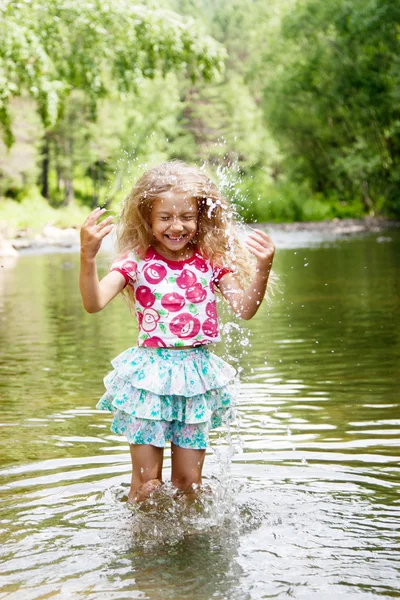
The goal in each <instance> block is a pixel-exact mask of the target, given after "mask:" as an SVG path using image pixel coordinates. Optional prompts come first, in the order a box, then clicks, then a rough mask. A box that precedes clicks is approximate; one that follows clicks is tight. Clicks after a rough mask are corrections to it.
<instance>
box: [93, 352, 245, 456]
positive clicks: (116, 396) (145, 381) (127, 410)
mask: <svg viewBox="0 0 400 600" xmlns="http://www.w3.org/2000/svg"><path fill="white" fill-rule="evenodd" d="M111 364H112V366H113V367H114V370H113V371H111V373H109V374H108V375H107V376H106V377H105V378H104V385H105V387H106V392H105V394H104V395H103V396H102V397H101V399H100V400H99V402H98V404H97V408H99V409H101V410H109V411H111V412H113V413H114V419H113V422H112V425H111V430H112V431H113V432H114V433H117V434H121V435H125V436H126V438H127V440H128V442H129V443H130V444H151V445H153V446H157V447H160V448H163V447H165V445H166V443H167V442H171V441H172V442H173V443H174V444H176V445H177V446H180V447H182V448H192V449H204V448H206V447H207V442H208V436H209V431H210V429H214V428H215V427H219V426H220V425H222V424H223V423H224V424H229V423H231V422H232V420H233V419H234V411H233V405H234V400H233V398H234V396H233V391H232V390H231V388H230V386H229V385H228V384H229V383H230V382H232V380H233V378H234V377H235V370H234V369H233V367H231V366H230V365H228V364H227V363H226V362H225V361H223V360H222V359H221V358H219V357H218V356H216V355H215V354H212V353H211V352H210V351H209V350H208V349H207V348H206V347H205V346H199V347H197V348H191V349H189V350H188V349H186V350H171V349H169V348H143V347H140V348H139V347H135V348H129V349H128V350H125V352H122V354H120V355H119V356H117V357H116V358H115V359H114V360H113V361H112V363H111Z"/></svg>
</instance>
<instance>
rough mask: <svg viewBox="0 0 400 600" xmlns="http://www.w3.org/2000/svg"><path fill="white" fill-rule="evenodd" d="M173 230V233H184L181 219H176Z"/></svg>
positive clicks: (172, 226)
mask: <svg viewBox="0 0 400 600" xmlns="http://www.w3.org/2000/svg"><path fill="white" fill-rule="evenodd" d="M171 229H172V230H173V231H182V229H183V224H182V221H181V220H180V219H174V221H173V223H172V225H171Z"/></svg>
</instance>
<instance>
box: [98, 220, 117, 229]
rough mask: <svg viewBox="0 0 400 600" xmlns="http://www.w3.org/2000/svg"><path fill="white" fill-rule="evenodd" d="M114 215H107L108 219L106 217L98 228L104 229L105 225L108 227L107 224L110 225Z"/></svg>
mask: <svg viewBox="0 0 400 600" xmlns="http://www.w3.org/2000/svg"><path fill="white" fill-rule="evenodd" d="M113 218H114V217H107V219H104V221H102V222H101V223H98V224H97V228H98V230H101V229H103V227H106V226H107V225H109V224H110V223H111V221H112V220H113Z"/></svg>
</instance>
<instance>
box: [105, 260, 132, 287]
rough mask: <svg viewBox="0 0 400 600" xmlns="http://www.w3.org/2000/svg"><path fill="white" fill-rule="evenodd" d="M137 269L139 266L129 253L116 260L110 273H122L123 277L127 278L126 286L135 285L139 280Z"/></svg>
mask: <svg viewBox="0 0 400 600" xmlns="http://www.w3.org/2000/svg"><path fill="white" fill-rule="evenodd" d="M137 267H138V265H137V262H136V261H135V257H134V256H133V255H132V254H131V253H129V254H125V256H122V257H120V258H117V259H116V260H114V262H113V264H112V265H111V268H110V271H118V273H121V275H123V276H124V277H125V285H129V284H133V283H135V281H136V279H137Z"/></svg>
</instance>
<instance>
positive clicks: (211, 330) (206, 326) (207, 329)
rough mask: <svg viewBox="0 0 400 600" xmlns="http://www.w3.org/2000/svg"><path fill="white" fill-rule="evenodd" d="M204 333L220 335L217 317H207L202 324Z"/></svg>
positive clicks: (214, 335) (212, 335)
mask: <svg viewBox="0 0 400 600" xmlns="http://www.w3.org/2000/svg"><path fill="white" fill-rule="evenodd" d="M202 330H203V333H204V335H208V337H217V335H218V322H217V320H216V319H211V318H210V319H206V320H205V321H204V323H203V325H202Z"/></svg>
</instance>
